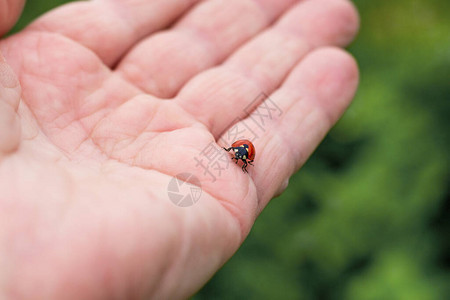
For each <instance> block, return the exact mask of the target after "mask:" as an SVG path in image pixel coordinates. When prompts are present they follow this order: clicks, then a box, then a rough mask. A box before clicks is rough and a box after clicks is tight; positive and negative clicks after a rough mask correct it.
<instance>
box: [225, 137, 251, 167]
mask: <svg viewBox="0 0 450 300" xmlns="http://www.w3.org/2000/svg"><path fill="white" fill-rule="evenodd" d="M223 149H224V150H225V151H227V152H229V151H230V150H233V153H234V157H232V158H231V159H232V160H233V159H235V160H236V164H237V163H238V161H239V160H242V161H243V162H244V164H243V165H242V171H244V173H246V172H247V173H248V171H247V164H250V165H252V166H253V164H252V162H253V160H255V146H253V144H252V142H250V141H249V140H239V141H236V142H234V143H233V144H232V145H231V147H230V148H223Z"/></svg>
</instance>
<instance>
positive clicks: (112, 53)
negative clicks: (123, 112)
mask: <svg viewBox="0 0 450 300" xmlns="http://www.w3.org/2000/svg"><path fill="white" fill-rule="evenodd" d="M198 1H199V0H173V1H166V0H154V1H148V0H99V1H89V2H74V3H70V4H67V5H64V6H62V7H60V8H58V9H55V10H53V11H51V12H50V13H48V14H46V15H44V16H43V17H41V18H40V19H38V20H37V21H36V22H34V23H33V24H32V25H31V28H33V29H38V30H44V31H50V32H57V33H61V34H63V35H65V36H67V37H69V38H70V39H72V40H74V41H77V42H79V43H81V44H82V45H84V46H86V47H87V48H89V49H91V50H92V51H94V52H95V53H96V54H97V55H98V56H99V57H100V58H101V59H102V60H103V61H104V62H105V64H107V65H108V66H112V65H114V64H115V62H116V61H117V60H118V59H119V58H120V57H122V56H123V55H124V53H125V52H126V51H127V50H128V49H129V48H130V47H132V46H133V45H134V44H135V43H136V42H138V41H139V40H140V39H142V38H143V37H145V36H147V35H149V34H150V33H152V32H154V31H156V30H159V29H161V28H164V27H166V26H168V25H169V24H170V23H172V22H173V21H174V20H175V19H176V18H178V17H179V16H180V15H181V14H183V12H184V11H186V10H187V9H189V8H190V7H191V6H192V5H194V4H195V3H196V2H198Z"/></svg>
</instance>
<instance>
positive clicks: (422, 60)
mask: <svg viewBox="0 0 450 300" xmlns="http://www.w3.org/2000/svg"><path fill="white" fill-rule="evenodd" d="M62 2H67V1H62V0H52V1H48V0H45V1H44V0H33V1H28V2H27V6H26V9H25V13H24V15H23V17H22V19H21V20H20V22H19V24H18V25H17V26H16V28H15V30H19V29H20V28H22V27H23V26H24V25H25V24H27V23H28V22H29V21H30V20H31V19H32V18H34V17H36V16H37V15H39V14H41V13H42V12H44V11H46V10H48V9H49V8H51V7H53V6H56V5H57V4H60V3H62ZM354 2H355V4H356V6H357V7H358V9H359V11H360V14H361V31H360V34H359V37H358V38H357V40H356V41H355V42H354V43H353V45H352V46H351V47H350V48H349V51H350V52H351V53H352V54H353V55H354V56H355V57H356V59H357V61H358V63H359V65H360V71H361V84H360V88H359V91H358V93H357V96H356V99H355V101H354V103H353V104H352V106H351V107H350V109H349V110H348V111H347V113H346V114H345V116H344V117H343V118H342V119H341V121H340V122H339V123H338V124H337V125H336V127H335V128H334V129H333V130H332V131H331V132H330V134H329V135H328V136H327V137H326V138H325V140H324V141H323V143H322V144H321V146H320V147H319V148H318V149H317V151H316V153H315V154H314V155H313V156H312V157H311V159H310V160H309V161H308V163H307V164H306V165H305V166H304V167H303V168H302V169H301V170H300V171H299V172H298V173H297V174H296V175H295V176H294V177H293V178H292V179H291V182H290V185H289V188H288V189H287V190H286V192H285V193H284V194H283V195H282V196H280V197H278V198H276V199H273V201H272V202H271V203H270V204H269V206H268V208H267V209H266V210H265V211H264V212H263V213H262V214H261V216H260V218H259V219H258V220H257V222H256V224H255V227H254V229H253V230H252V232H251V233H250V235H249V237H248V239H247V240H246V242H245V243H244V245H243V246H242V247H241V249H240V250H239V251H238V252H237V253H236V255H235V256H234V257H233V258H232V259H231V260H230V261H229V262H228V263H227V264H226V265H225V266H224V267H223V268H222V270H220V271H219V272H218V273H217V274H216V275H215V276H214V278H213V279H212V280H211V281H210V282H209V283H208V284H207V285H206V286H205V287H204V288H203V289H202V290H201V291H200V292H199V293H198V294H197V295H196V296H195V297H194V299H209V298H215V299H229V298H236V299H241V298H242V299H244V298H245V299H358V300H359V299H363V300H364V299H407V300H414V299H418V300H422V299H445V298H448V297H449V295H450V284H449V283H450V273H449V271H450V199H449V196H450V193H449V190H448V185H449V175H450V174H449V164H448V149H450V147H449V146H450V137H449V135H448V133H449V132H450V123H449V116H450V105H449V100H450V99H449V96H450V34H449V32H450V19H449V18H448V12H449V11H450V2H449V1H447V0H428V1H425V0H397V1H389V0H380V1H367V0H357V1H354Z"/></svg>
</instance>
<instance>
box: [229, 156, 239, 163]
mask: <svg viewBox="0 0 450 300" xmlns="http://www.w3.org/2000/svg"><path fill="white" fill-rule="evenodd" d="M233 159H235V160H236V164H237V163H238V161H239V160H238V159H237V158H236V157H232V158H231V160H233Z"/></svg>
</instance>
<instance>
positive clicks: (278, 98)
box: [237, 48, 358, 210]
mask: <svg viewBox="0 0 450 300" xmlns="http://www.w3.org/2000/svg"><path fill="white" fill-rule="evenodd" d="M357 84H358V70H357V66H356V63H355V61H354V59H353V58H352V57H351V56H350V55H349V54H347V53H346V52H344V51H343V50H340V49H338V48H322V49H319V50H316V51H314V52H312V53H311V54H309V55H308V56H307V57H306V58H305V59H304V60H303V61H302V62H301V63H300V64H299V65H298V66H297V67H296V68H295V69H294V71H293V72H292V74H290V75H289V77H288V79H287V80H286V82H285V83H284V84H283V85H282V86H281V88H280V89H278V90H277V91H275V92H274V93H273V94H272V95H270V98H269V99H268V100H266V101H273V102H274V103H276V105H277V106H278V107H279V109H280V111H281V112H282V113H281V114H280V115H279V117H273V118H272V119H269V118H266V120H265V127H264V128H261V126H258V125H257V124H256V121H257V119H254V118H252V116H250V117H249V118H248V119H246V120H243V121H242V122H241V124H237V125H238V126H239V125H240V126H242V125H243V124H244V123H245V124H246V125H247V126H248V127H249V128H250V129H252V130H254V131H259V133H261V138H260V139H256V140H255V143H254V144H255V147H256V149H257V150H256V153H257V154H256V159H255V162H254V165H255V166H254V168H253V170H251V171H250V173H251V175H252V177H253V180H254V183H255V185H256V187H257V190H258V199H259V201H260V202H259V208H260V210H261V209H262V208H264V206H265V205H266V204H267V202H268V201H269V200H270V199H271V198H272V197H273V196H274V195H276V194H278V193H280V192H281V191H282V190H283V189H284V188H285V187H286V185H287V181H288V179H289V177H290V176H291V175H292V174H293V173H294V172H295V171H296V170H297V169H298V168H299V167H300V166H301V165H303V163H304V162H305V161H306V159H307V158H308V157H309V156H310V154H311V153H312V152H313V150H314V149H315V148H316V147H317V145H318V144H319V142H320V141H321V140H322V139H323V137H324V136H325V134H326V133H327V132H328V130H329V129H330V128H331V127H332V126H333V124H334V123H335V122H336V121H337V120H338V118H339V117H340V116H341V115H342V113H343V112H344V110H345V108H346V107H347V106H348V104H349V103H350V101H351V99H352V98H353V96H354V93H355V91H356V88H357Z"/></svg>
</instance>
